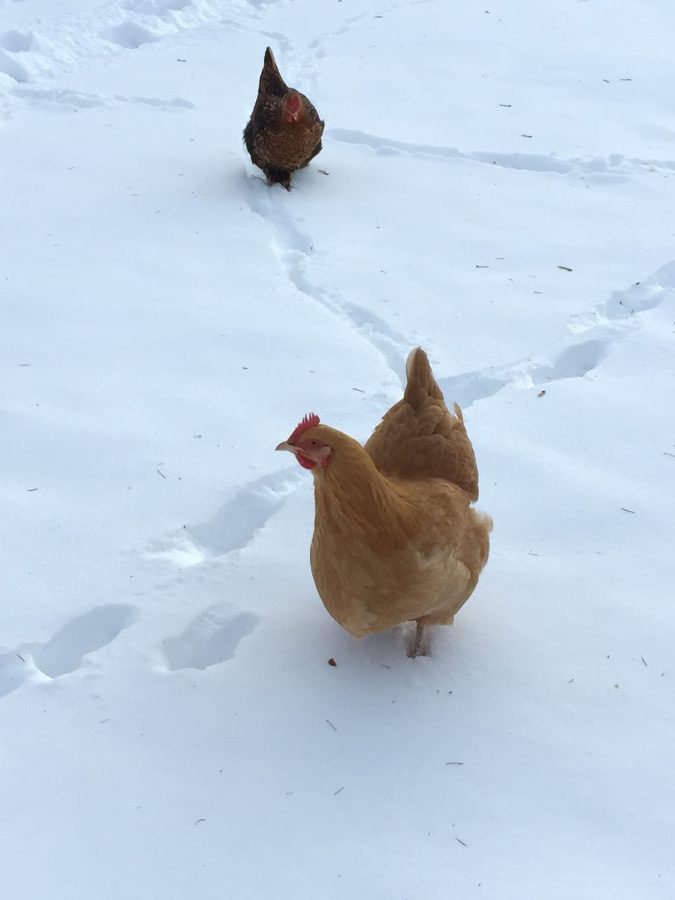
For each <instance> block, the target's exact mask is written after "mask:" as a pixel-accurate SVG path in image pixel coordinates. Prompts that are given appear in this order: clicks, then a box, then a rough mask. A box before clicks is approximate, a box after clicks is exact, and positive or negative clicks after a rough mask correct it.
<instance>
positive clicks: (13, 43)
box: [0, 31, 35, 53]
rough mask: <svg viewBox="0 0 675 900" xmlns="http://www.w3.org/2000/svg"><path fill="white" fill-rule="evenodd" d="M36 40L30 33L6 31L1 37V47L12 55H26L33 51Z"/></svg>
mask: <svg viewBox="0 0 675 900" xmlns="http://www.w3.org/2000/svg"><path fill="white" fill-rule="evenodd" d="M34 40H35V39H34V37H33V35H32V34H31V33H30V32H29V31H6V32H5V33H4V34H3V35H0V47H2V49H3V50H9V52H10V53H26V52H27V51H28V50H31V49H32V47H33V41H34Z"/></svg>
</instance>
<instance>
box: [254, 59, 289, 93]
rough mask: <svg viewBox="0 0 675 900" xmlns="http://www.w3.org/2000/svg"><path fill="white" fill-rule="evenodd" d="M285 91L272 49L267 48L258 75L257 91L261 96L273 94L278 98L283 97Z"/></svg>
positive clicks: (284, 84)
mask: <svg viewBox="0 0 675 900" xmlns="http://www.w3.org/2000/svg"><path fill="white" fill-rule="evenodd" d="M287 90H288V86H287V85H286V82H285V81H284V79H283V78H282V77H281V72H280V71H279V67H278V66H277V61H276V59H275V58H274V54H273V53H272V48H271V47H268V48H267V49H266V50H265V61H264V63H263V68H262V72H261V73H260V84H259V85H258V91H259V93H261V94H275V95H276V96H278V97H283V95H284V94H285V93H286V91H287Z"/></svg>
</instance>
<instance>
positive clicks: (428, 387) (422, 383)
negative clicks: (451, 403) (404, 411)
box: [404, 347, 461, 416]
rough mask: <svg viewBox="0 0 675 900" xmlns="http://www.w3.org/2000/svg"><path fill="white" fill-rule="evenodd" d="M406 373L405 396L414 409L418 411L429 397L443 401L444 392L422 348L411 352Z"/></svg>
mask: <svg viewBox="0 0 675 900" xmlns="http://www.w3.org/2000/svg"><path fill="white" fill-rule="evenodd" d="M405 373H406V378H407V381H408V383H407V384H406V387H405V395H404V396H405V399H406V401H407V402H408V403H409V404H410V405H411V406H412V407H413V408H414V409H417V408H418V407H419V406H420V404H422V403H423V402H424V401H425V400H426V399H427V398H429V397H433V398H434V399H436V400H443V391H442V390H441V389H440V387H439V386H438V383H437V381H436V379H435V378H434V373H433V372H432V371H431V366H430V365H429V357H428V356H427V354H426V353H425V352H424V350H423V349H422V348H421V347H415V348H414V349H413V350H411V351H410V353H409V355H408V359H407V361H406V364H405ZM460 416H461V413H460Z"/></svg>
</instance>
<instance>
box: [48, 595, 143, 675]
mask: <svg viewBox="0 0 675 900" xmlns="http://www.w3.org/2000/svg"><path fill="white" fill-rule="evenodd" d="M136 616H137V610H136V608H135V607H134V606H128V605H125V604H121V603H119V604H118V603H111V604H109V605H107V606H96V607H94V609H92V610H90V611H89V612H87V613H84V614H83V615H81V616H77V618H75V619H72V620H71V621H70V622H68V624H67V625H64V626H63V628H62V629H61V630H60V631H59V632H58V633H57V634H55V635H54V637H53V638H52V639H51V640H50V641H47V643H46V644H42V646H38V647H36V648H34V649H33V662H34V663H35V665H36V666H37V668H38V669H39V670H40V671H41V672H42V673H43V674H45V675H47V676H49V678H58V677H59V675H67V674H68V673H69V672H74V671H75V670H76V669H79V668H80V666H81V665H82V660H83V659H84V657H85V656H87V655H88V654H89V653H93V652H94V650H100V649H101V647H105V646H107V645H108V644H110V643H112V641H114V640H115V638H116V637H117V635H118V634H119V633H120V632H121V631H123V630H124V629H125V628H128V627H129V626H130V625H131V624H132V623H133V622H134V621H135V620H136Z"/></svg>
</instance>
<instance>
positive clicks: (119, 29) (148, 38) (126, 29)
mask: <svg viewBox="0 0 675 900" xmlns="http://www.w3.org/2000/svg"><path fill="white" fill-rule="evenodd" d="M107 36H108V38H109V40H111V41H112V42H113V43H115V44H117V45H118V46H120V47H123V48H124V49H125V50H138V48H139V47H142V46H143V44H151V43H153V42H154V41H157V40H158V37H157V35H156V34H153V33H152V32H151V31H149V30H148V29H147V28H144V27H143V26H142V25H138V24H137V23H136V22H122V24H121V25H116V26H115V27H114V28H111V29H110V31H109V32H108V35H107Z"/></svg>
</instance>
